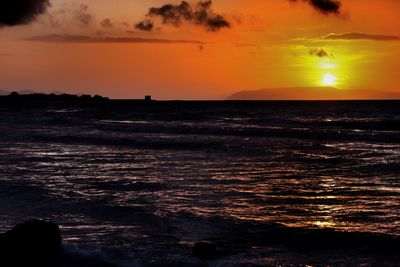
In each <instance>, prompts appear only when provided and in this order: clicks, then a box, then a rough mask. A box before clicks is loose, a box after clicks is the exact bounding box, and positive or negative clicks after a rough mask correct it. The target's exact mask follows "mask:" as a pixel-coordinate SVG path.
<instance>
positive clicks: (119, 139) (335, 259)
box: [0, 101, 400, 266]
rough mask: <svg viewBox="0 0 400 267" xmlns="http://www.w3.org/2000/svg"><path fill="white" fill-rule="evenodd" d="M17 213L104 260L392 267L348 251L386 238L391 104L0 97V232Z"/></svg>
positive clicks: (398, 201)
mask: <svg viewBox="0 0 400 267" xmlns="http://www.w3.org/2000/svg"><path fill="white" fill-rule="evenodd" d="M31 218H41V219H46V220H51V221H54V222H56V223H58V224H59V225H60V227H61V230H62V235H63V238H64V244H63V246H64V253H65V255H66V256H65V257H66V258H68V259H71V258H73V257H81V258H85V259H86V258H92V259H93V260H96V261H97V260H98V261H101V262H103V263H110V264H114V265H116V266H400V257H399V256H397V254H399V253H397V252H393V253H392V252H387V251H383V252H382V251H380V252H379V253H378V252H376V251H372V252H369V253H365V251H363V252H360V247H361V246H362V245H363V242H364V241H365V240H367V241H368V242H369V241H371V240H372V241H371V242H372V243H374V242H375V241H376V239H374V238H378V240H379V242H380V243H379V242H378V243H379V246H380V248H385V250H386V247H387V246H388V247H390V246H391V244H393V243H390V242H394V241H393V240H397V239H398V238H400V102H395V101H355V102H328V101H326V102H148V103H146V102H134V101H113V102H107V103H30V104H29V103H18V104H16V103H9V104H7V103H0V230H1V231H6V230H8V229H10V228H11V227H12V226H13V225H14V224H16V223H19V222H22V221H24V220H28V219H31ZM320 229H330V230H327V231H328V236H330V238H328V239H324V238H322V239H321V237H320V234H319V233H321V232H319V231H320ZM277 232H278V233H279V235H278V236H276V233H277ZM316 233H317V234H316ZM323 233H325V232H324V231H323ZM355 233H357V234H356V237H355V235H354V234H355ZM323 235H325V234H323ZM291 236H301V237H302V238H299V239H301V240H304V244H302V241H299V240H297V239H296V240H295V241H293V239H291V238H292V237H291ZM332 236H333V239H332ZM338 236H339V238H338ZM274 238H275V239H278V240H275V239H274ZM354 238H355V239H357V238H358V239H359V241H360V242H358V243H357V242H356V243H357V244H355V245H354V244H352V246H351V248H348V246H347V245H348V243H349V242H350V243H351V242H352V240H353V241H354ZM371 238H372V239H371ZM201 240H210V241H213V242H215V243H216V244H217V246H218V249H219V251H220V256H219V257H217V258H216V259H213V260H209V261H203V260H199V259H196V258H194V257H192V256H191V246H192V245H193V244H194V243H195V242H197V241H201ZM324 240H328V241H329V242H330V241H332V240H334V242H333V243H334V244H332V246H329V249H322V250H321V249H320V248H319V247H320V246H324V245H326V244H324V242H325V241H324ZM367 241H365V242H367ZM396 244H398V243H396ZM381 245H382V246H381ZM398 248H399V247H397V249H398ZM378 249H379V248H378ZM381 250H382V249H381ZM75 266H78V265H75ZM79 266H80V265H79ZM82 266H83V265H82Z"/></svg>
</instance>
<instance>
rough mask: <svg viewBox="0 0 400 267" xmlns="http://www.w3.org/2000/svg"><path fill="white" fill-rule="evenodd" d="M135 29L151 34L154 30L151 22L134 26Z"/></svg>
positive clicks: (147, 21) (146, 21) (142, 22)
mask: <svg viewBox="0 0 400 267" xmlns="http://www.w3.org/2000/svg"><path fill="white" fill-rule="evenodd" d="M135 28H136V29H138V30H141V31H147V32H151V31H152V30H153V28H154V23H153V21H151V20H144V21H141V22H139V23H137V24H136V25H135Z"/></svg>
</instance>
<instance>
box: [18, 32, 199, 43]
mask: <svg viewBox="0 0 400 267" xmlns="http://www.w3.org/2000/svg"><path fill="white" fill-rule="evenodd" d="M25 41H34V42H45V43H153V44H177V43H180V44H197V45H201V44H203V42H201V41H198V40H171V39H157V38H135V37H93V36H87V35H58V34H51V35H39V36H33V37H30V38H28V39H25Z"/></svg>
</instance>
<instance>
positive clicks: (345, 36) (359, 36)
mask: <svg viewBox="0 0 400 267" xmlns="http://www.w3.org/2000/svg"><path fill="white" fill-rule="evenodd" d="M319 39H323V40H373V41H400V36H395V35H375V34H366V33H358V32H351V33H330V34H327V35H324V36H321V37H319Z"/></svg>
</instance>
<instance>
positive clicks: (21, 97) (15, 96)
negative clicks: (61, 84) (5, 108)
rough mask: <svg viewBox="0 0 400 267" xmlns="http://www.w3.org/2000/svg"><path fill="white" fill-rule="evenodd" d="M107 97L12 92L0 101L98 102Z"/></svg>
mask: <svg viewBox="0 0 400 267" xmlns="http://www.w3.org/2000/svg"><path fill="white" fill-rule="evenodd" d="M108 100H109V99H108V98H107V97H103V96H99V95H95V96H91V95H71V94H60V95H56V94H41V93H35V94H24V93H22V94H21V93H18V92H12V93H10V94H9V95H2V96H0V101H7V102H93V101H95V102H98V101H108Z"/></svg>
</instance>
